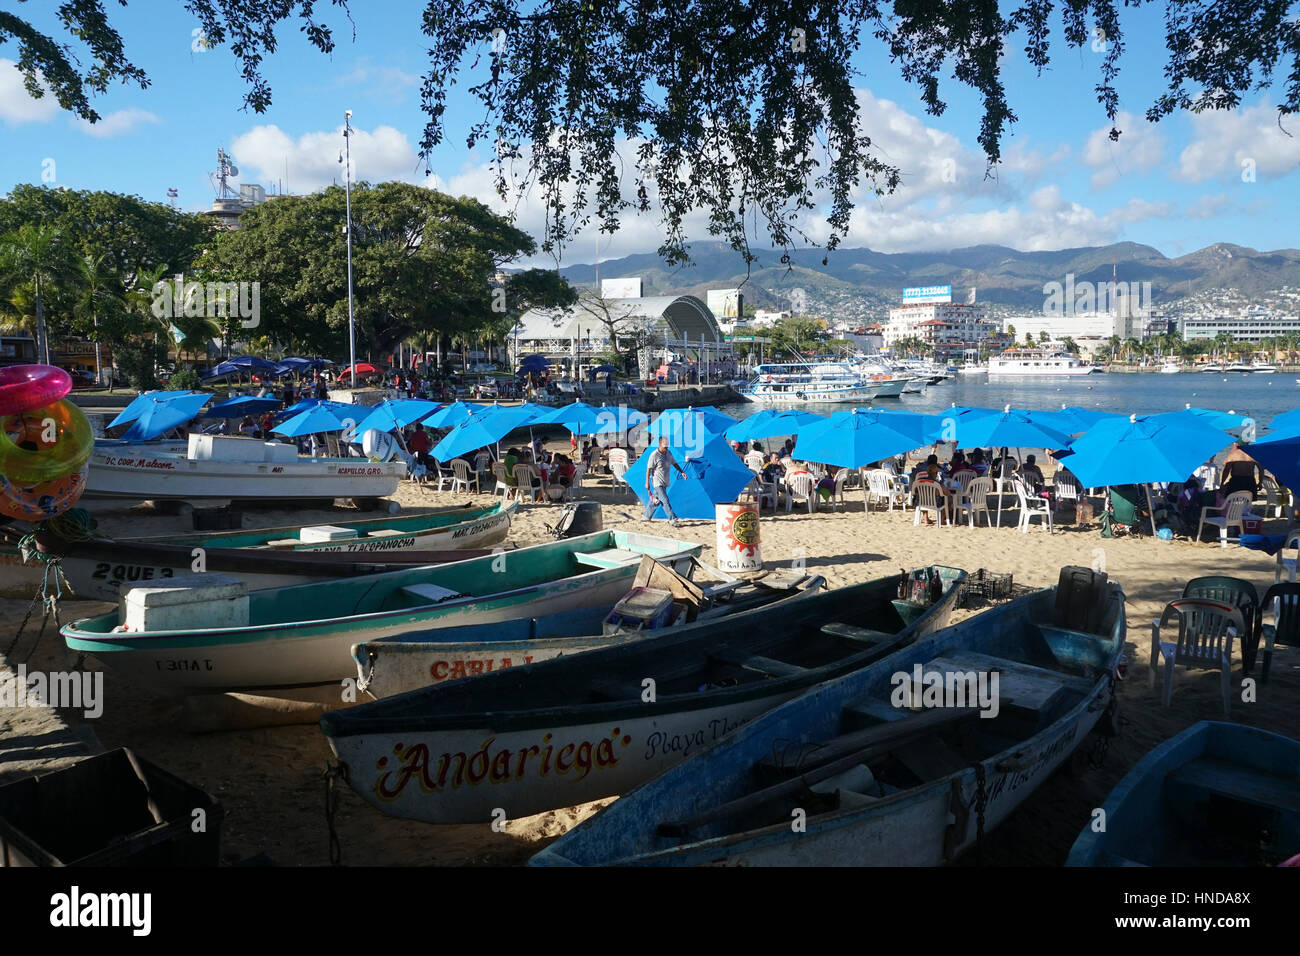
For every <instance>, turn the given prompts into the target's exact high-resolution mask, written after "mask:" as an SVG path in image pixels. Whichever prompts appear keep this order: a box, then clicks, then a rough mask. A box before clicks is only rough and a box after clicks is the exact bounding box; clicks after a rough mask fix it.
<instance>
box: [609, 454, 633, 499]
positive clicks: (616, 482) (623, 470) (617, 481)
mask: <svg viewBox="0 0 1300 956" xmlns="http://www.w3.org/2000/svg"><path fill="white" fill-rule="evenodd" d="M626 474H627V462H626V461H611V462H610V463H609V480H610V484H612V485H613V487H614V489H615V490H618V488H619V486H622V488H623V490H625V491H629V492H630V491H631V490H632V486H631V485H629V484H628V483H627V479H626V478H625V477H624V475H626Z"/></svg>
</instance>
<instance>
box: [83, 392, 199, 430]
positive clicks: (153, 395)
mask: <svg viewBox="0 0 1300 956" xmlns="http://www.w3.org/2000/svg"><path fill="white" fill-rule="evenodd" d="M186 395H203V396H205V397H206V398H211V397H212V396H211V395H209V394H208V393H207V392H192V391H189V390H188V389H183V390H180V391H175V392H145V393H144V394H142V395H137V396H136V397H135V398H133V399H131V402H130V404H128V405H127V406H126V408H124V409H122V410H121V411H120V412H118V413H117V417H116V418H114V419H113V420H112V421H111V422H109V423H108V426H107V427H108V428H116V427H117V426H118V425H125V424H127V423H128V422H133V421H135V420H136V419H137V418H139V417H140V415H141V414H142V413H143V412H144V410H145V409H147V408H152V407H153V405H154V404H155V403H157V402H174V401H176V400H177V399H179V398H184V397H185V396H186Z"/></svg>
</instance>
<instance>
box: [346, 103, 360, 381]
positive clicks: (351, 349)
mask: <svg viewBox="0 0 1300 956" xmlns="http://www.w3.org/2000/svg"><path fill="white" fill-rule="evenodd" d="M343 149H344V150H345V152H346V155H347V160H346V162H344V164H343V183H344V186H343V191H344V196H345V197H346V203H347V216H348V225H347V233H348V360H349V362H350V363H351V369H352V374H351V375H349V376H348V385H349V386H350V387H351V388H356V387H357V324H356V319H355V318H354V317H353V313H352V111H351V110H345V111H344V113H343Z"/></svg>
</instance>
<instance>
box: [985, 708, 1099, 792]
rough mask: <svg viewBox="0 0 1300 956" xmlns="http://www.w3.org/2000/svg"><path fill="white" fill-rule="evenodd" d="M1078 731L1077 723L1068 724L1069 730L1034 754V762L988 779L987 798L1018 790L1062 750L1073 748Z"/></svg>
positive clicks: (1067, 750) (1051, 761)
mask: <svg viewBox="0 0 1300 956" xmlns="http://www.w3.org/2000/svg"><path fill="white" fill-rule="evenodd" d="M1078 732H1079V726H1078V724H1073V725H1071V726H1070V728H1069V730H1067V731H1066V732H1064V733H1062V734H1061V736H1059V737H1057V738H1056V739H1055V740H1053V741H1052V743H1051V746H1049V747H1046V748H1044V749H1043V750H1041V751H1039V752H1038V753H1037V754H1036V755H1035V756H1034V762H1033V763H1031V764H1030V765H1029V766H1028V767H1025V768H1024V769H1022V770H1014V771H1012V772H1010V773H1004V774H1001V775H1000V776H998V777H997V778H996V779H994V780H992V781H990V783H989V789H988V798H989V800H995V799H997V797H998V795H999V794H1002V793H1012V792H1014V791H1016V790H1019V789H1020V788H1021V787H1022V786H1024V785H1025V784H1027V783H1029V782H1030V781H1031V780H1033V779H1034V778H1035V777H1037V776H1038V774H1039V773H1041V772H1042V770H1043V768H1044V766H1046V765H1047V764H1050V763H1053V762H1054V761H1055V759H1056V758H1057V757H1058V756H1060V754H1061V753H1062V751H1064V752H1066V753H1069V752H1070V750H1072V749H1073V747H1072V744H1073V743H1074V738H1075V735H1076V734H1078Z"/></svg>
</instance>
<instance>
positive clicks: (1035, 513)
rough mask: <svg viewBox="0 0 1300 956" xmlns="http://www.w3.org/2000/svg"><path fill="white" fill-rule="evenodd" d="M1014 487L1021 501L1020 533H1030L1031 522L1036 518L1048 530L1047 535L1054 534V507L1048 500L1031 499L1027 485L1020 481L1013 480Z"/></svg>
mask: <svg viewBox="0 0 1300 956" xmlns="http://www.w3.org/2000/svg"><path fill="white" fill-rule="evenodd" d="M1011 485H1012V487H1014V488H1015V489H1016V497H1017V498H1018V499H1019V500H1020V533H1021V534H1028V533H1029V522H1031V521H1033V520H1034V519H1035V518H1040V519H1041V520H1042V524H1043V526H1044V527H1045V528H1047V533H1048V534H1051V533H1052V506H1051V504H1050V503H1049V502H1048V500H1047V499H1046V498H1038V497H1031V496H1030V494H1029V489H1028V488H1026V487H1025V483H1024V482H1023V481H1020V480H1013V481H1012V482H1011Z"/></svg>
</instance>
